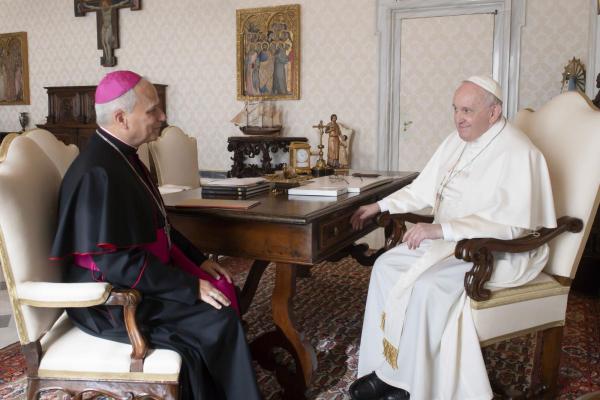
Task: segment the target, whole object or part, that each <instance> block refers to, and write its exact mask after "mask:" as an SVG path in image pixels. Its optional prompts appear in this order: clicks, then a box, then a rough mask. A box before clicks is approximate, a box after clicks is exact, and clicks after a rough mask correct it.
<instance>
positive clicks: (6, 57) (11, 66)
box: [0, 32, 30, 106]
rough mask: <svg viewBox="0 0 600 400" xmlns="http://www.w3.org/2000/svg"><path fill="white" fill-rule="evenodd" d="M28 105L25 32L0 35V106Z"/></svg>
mask: <svg viewBox="0 0 600 400" xmlns="http://www.w3.org/2000/svg"><path fill="white" fill-rule="evenodd" d="M16 104H30V100H29V62H28V58H27V32H14V33H0V105H2V106H4V105H16Z"/></svg>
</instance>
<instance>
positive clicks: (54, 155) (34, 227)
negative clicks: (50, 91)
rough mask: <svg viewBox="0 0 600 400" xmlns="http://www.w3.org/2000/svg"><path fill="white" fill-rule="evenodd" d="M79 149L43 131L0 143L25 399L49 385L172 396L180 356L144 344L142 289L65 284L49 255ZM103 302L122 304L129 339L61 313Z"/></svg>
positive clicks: (0, 228)
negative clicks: (62, 192) (138, 315)
mask: <svg viewBox="0 0 600 400" xmlns="http://www.w3.org/2000/svg"><path fill="white" fill-rule="evenodd" d="M30 136H31V137H30ZM42 148H43V149H42ZM77 153H78V152H77V149H76V148H75V147H74V146H65V145H63V144H62V143H60V142H58V141H57V140H56V139H55V138H54V136H52V135H51V134H50V133H48V132H39V133H35V134H31V135H30V134H29V133H27V134H24V135H20V136H18V137H13V138H12V139H11V140H9V141H6V142H3V143H2V146H0V154H2V155H4V156H5V157H4V159H3V160H2V161H1V162H0V204H1V207H0V263H1V264H2V269H3V272H4V276H5V279H6V284H7V289H8V293H9V297H10V302H11V306H12V311H13V315H14V318H15V321H16V326H17V331H18V335H19V340H20V342H21V346H22V347H21V348H22V352H23V353H24V355H25V358H26V362H27V377H28V380H27V398H28V399H34V398H38V397H39V396H40V395H41V394H43V393H45V392H47V391H49V390H58V391H61V392H64V393H66V394H67V395H69V396H76V397H81V396H83V395H84V394H88V393H89V392H96V393H101V394H105V395H106V396H108V397H113V398H138V397H148V398H177V396H178V393H179V384H178V377H179V370H180V367H181V358H180V356H179V355H178V354H177V353H176V352H173V351H170V350H150V349H148V346H147V344H146V341H145V340H144V338H143V336H142V335H141V334H140V331H139V329H138V327H137V325H136V320H135V311H136V307H137V304H138V303H139V302H140V299H141V297H140V294H139V293H138V292H137V291H135V290H114V289H113V288H112V287H111V286H110V285H109V284H108V283H101V282H94V283H63V282H62V276H63V270H62V268H61V266H60V265H57V264H53V263H50V262H49V261H48V256H49V253H50V246H51V243H52V239H53V236H54V229H55V227H56V218H57V215H56V214H57V204H58V192H59V188H60V183H61V180H62V175H63V174H64V172H65V170H66V167H68V165H69V164H70V163H71V162H72V160H73V159H74V158H75V156H76V155H77ZM61 166H64V167H65V168H64V169H62V167H61ZM101 304H104V305H114V306H122V307H124V313H125V318H126V321H125V323H126V327H127V331H128V334H129V339H130V341H131V344H124V343H117V342H113V341H109V340H105V339H101V338H97V337H94V336H91V335H89V334H87V333H85V332H83V331H81V330H80V329H78V328H77V327H75V326H74V325H73V324H72V323H71V321H70V320H69V319H68V318H67V316H66V313H65V312H64V309H65V308H72V307H93V306H96V305H101Z"/></svg>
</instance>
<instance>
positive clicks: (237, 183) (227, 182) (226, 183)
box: [202, 177, 266, 187]
mask: <svg viewBox="0 0 600 400" xmlns="http://www.w3.org/2000/svg"><path fill="white" fill-rule="evenodd" d="M265 181H266V179H265V178H260V177H258V178H227V179H215V180H212V181H206V180H204V181H203V185H202V186H223V187H245V186H252V185H256V184H258V183H261V182H265Z"/></svg>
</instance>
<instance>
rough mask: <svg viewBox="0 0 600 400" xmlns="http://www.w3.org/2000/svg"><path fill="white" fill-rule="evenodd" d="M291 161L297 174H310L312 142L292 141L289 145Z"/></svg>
mask: <svg viewBox="0 0 600 400" xmlns="http://www.w3.org/2000/svg"><path fill="white" fill-rule="evenodd" d="M289 152H290V163H289V165H290V166H291V167H292V168H294V170H295V171H296V173H297V174H310V144H308V143H306V142H291V143H290V146H289Z"/></svg>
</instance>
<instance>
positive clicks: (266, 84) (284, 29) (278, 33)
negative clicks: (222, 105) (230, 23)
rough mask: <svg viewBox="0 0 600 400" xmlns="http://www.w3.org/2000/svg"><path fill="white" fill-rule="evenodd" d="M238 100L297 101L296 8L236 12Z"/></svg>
mask: <svg viewBox="0 0 600 400" xmlns="http://www.w3.org/2000/svg"><path fill="white" fill-rule="evenodd" d="M236 26H237V39H236V40H237V98H238V100H297V99H299V98H300V5H299V4H292V5H285V6H276V7H264V8H250V9H244V10H237V12H236Z"/></svg>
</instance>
